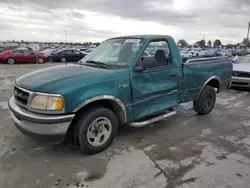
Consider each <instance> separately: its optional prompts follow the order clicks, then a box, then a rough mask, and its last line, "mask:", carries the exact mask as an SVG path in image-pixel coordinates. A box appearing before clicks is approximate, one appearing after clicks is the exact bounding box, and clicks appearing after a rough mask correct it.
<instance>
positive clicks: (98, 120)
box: [74, 107, 118, 154]
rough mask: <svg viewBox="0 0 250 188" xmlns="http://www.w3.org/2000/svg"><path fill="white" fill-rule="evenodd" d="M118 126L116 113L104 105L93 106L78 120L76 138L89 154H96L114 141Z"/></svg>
mask: <svg viewBox="0 0 250 188" xmlns="http://www.w3.org/2000/svg"><path fill="white" fill-rule="evenodd" d="M117 127H118V121H117V118H116V116H115V114H114V113H113V112H112V111H111V110H109V109H107V108H103V107H94V108H91V109H89V110H87V111H85V112H83V114H82V115H81V117H80V118H79V119H78V121H77V122H76V128H75V134H74V137H75V140H77V141H78V144H79V145H80V147H81V149H82V150H83V152H84V153H87V154H96V153H99V152H101V151H103V150H105V149H106V148H108V147H109V146H110V145H111V143H112V142H113V140H114V138H115V135H116V132H117Z"/></svg>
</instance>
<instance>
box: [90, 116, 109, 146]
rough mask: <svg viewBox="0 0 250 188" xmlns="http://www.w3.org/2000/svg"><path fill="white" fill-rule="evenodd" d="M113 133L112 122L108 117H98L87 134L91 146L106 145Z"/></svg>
mask: <svg viewBox="0 0 250 188" xmlns="http://www.w3.org/2000/svg"><path fill="white" fill-rule="evenodd" d="M111 132H112V124H111V121H110V120H109V119H108V118H106V117H98V118H96V119H95V120H94V121H92V123H91V124H90V126H89V128H88V132H87V140H88V142H89V144H90V145H91V146H94V147H99V146H102V145H104V144H105V143H106V142H107V140H108V139H109V138H110V135H111Z"/></svg>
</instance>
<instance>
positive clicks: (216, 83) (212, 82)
mask: <svg viewBox="0 0 250 188" xmlns="http://www.w3.org/2000/svg"><path fill="white" fill-rule="evenodd" d="M206 85H208V86H212V87H214V88H217V93H219V90H220V82H219V80H217V79H212V80H210V81H209V82H208V83H207V84H206Z"/></svg>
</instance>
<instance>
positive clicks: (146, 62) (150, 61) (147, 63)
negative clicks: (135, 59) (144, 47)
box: [134, 56, 157, 72]
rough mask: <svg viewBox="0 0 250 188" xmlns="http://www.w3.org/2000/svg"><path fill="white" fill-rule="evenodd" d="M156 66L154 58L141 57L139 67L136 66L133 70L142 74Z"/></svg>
mask: <svg viewBox="0 0 250 188" xmlns="http://www.w3.org/2000/svg"><path fill="white" fill-rule="evenodd" d="M156 66H157V62H156V60H155V58H154V57H151V56H150V57H143V60H142V61H141V65H139V66H136V67H135V68H134V71H135V72H142V71H145V70H146V69H151V68H154V67H156Z"/></svg>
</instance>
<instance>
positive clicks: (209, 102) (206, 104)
mask: <svg viewBox="0 0 250 188" xmlns="http://www.w3.org/2000/svg"><path fill="white" fill-rule="evenodd" d="M215 101H216V92H215V90H214V88H213V87H212V86H205V87H204V88H203V90H202V91H201V93H200V96H199V98H198V99H197V100H195V101H193V105H194V110H195V111H196V112H197V113H198V114H201V115H206V114H209V113H210V112H211V111H212V109H213V108H214V105H215Z"/></svg>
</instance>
